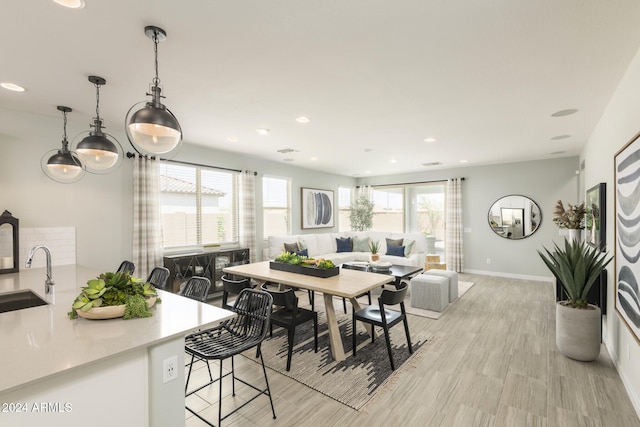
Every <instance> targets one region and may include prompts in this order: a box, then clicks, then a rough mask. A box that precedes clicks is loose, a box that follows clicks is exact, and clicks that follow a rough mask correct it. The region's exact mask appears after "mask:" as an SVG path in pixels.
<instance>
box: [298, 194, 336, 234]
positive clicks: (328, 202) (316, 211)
mask: <svg viewBox="0 0 640 427" xmlns="http://www.w3.org/2000/svg"><path fill="white" fill-rule="evenodd" d="M301 200H302V228H303V229H305V228H326V227H333V190H318V189H316V188H304V187H303V188H302V197H301Z"/></svg>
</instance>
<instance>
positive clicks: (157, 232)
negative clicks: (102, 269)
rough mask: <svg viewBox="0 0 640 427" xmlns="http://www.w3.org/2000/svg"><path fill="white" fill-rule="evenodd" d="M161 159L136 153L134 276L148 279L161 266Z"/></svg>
mask: <svg viewBox="0 0 640 427" xmlns="http://www.w3.org/2000/svg"><path fill="white" fill-rule="evenodd" d="M158 173H159V172H158V161H157V160H152V159H148V158H146V157H143V156H140V155H136V156H135V159H134V166H133V262H134V264H135V265H136V271H135V276H136V277H141V278H143V279H146V278H147V276H148V275H149V273H150V272H151V270H152V269H153V268H154V267H156V266H162V234H161V229H160V227H161V225H160V181H159V177H158Z"/></svg>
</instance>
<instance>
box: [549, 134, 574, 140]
mask: <svg viewBox="0 0 640 427" xmlns="http://www.w3.org/2000/svg"><path fill="white" fill-rule="evenodd" d="M567 138H571V135H556V136H553V137H551V138H549V139H551V140H552V141H558V140H559V139H567Z"/></svg>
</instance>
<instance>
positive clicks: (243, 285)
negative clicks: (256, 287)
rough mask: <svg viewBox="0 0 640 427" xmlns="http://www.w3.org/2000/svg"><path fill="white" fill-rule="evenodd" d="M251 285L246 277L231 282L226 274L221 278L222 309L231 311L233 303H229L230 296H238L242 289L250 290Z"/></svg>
mask: <svg viewBox="0 0 640 427" xmlns="http://www.w3.org/2000/svg"><path fill="white" fill-rule="evenodd" d="M252 287H253V285H252V284H251V280H250V279H249V278H247V277H245V278H243V279H240V280H232V279H231V278H230V277H228V276H227V275H226V274H225V275H224V276H222V308H226V309H227V310H231V309H232V308H233V305H234V304H235V301H229V296H230V295H239V294H240V292H242V290H243V289H250V288H252Z"/></svg>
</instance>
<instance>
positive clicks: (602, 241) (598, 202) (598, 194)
mask: <svg viewBox="0 0 640 427" xmlns="http://www.w3.org/2000/svg"><path fill="white" fill-rule="evenodd" d="M584 205H585V209H586V211H587V214H586V215H585V231H586V241H587V243H588V244H590V245H591V246H593V247H594V248H597V249H600V250H601V251H602V252H604V251H605V250H606V246H607V215H606V213H607V184H606V183H605V182H601V183H600V184H597V185H594V186H593V187H591V188H590V189H588V190H587V196H586V198H585V204H584Z"/></svg>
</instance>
